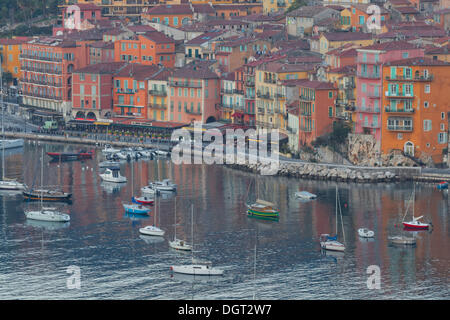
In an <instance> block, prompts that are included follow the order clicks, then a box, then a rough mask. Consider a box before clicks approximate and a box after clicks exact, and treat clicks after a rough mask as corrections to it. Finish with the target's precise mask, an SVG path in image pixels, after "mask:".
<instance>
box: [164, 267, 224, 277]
mask: <svg viewBox="0 0 450 320" xmlns="http://www.w3.org/2000/svg"><path fill="white" fill-rule="evenodd" d="M170 269H171V270H172V271H173V272H176V273H181V274H190V275H196V276H221V275H222V274H223V270H221V269H216V268H211V267H208V266H203V265H188V266H171V267H170Z"/></svg>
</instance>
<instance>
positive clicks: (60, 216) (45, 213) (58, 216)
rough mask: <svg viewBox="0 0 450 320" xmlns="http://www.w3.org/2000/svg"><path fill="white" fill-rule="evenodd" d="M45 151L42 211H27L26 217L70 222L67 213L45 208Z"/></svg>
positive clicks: (42, 161) (42, 158)
mask: <svg viewBox="0 0 450 320" xmlns="http://www.w3.org/2000/svg"><path fill="white" fill-rule="evenodd" d="M43 172H44V149H42V157H41V209H40V210H27V211H25V215H26V217H27V218H28V219H33V220H41V221H52V222H68V221H70V216H69V215H68V214H66V213H62V212H59V211H57V210H56V209H55V208H46V207H44V206H43V194H42V192H43V188H42V183H43V180H44V173H43Z"/></svg>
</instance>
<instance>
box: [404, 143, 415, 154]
mask: <svg viewBox="0 0 450 320" xmlns="http://www.w3.org/2000/svg"><path fill="white" fill-rule="evenodd" d="M403 152H404V153H405V154H407V155H410V156H411V157H414V143H412V142H411V141H407V142H406V143H405V145H404V146H403Z"/></svg>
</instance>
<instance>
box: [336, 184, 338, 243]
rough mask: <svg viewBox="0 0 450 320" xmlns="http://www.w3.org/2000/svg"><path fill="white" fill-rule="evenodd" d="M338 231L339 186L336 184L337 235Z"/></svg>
mask: <svg viewBox="0 0 450 320" xmlns="http://www.w3.org/2000/svg"><path fill="white" fill-rule="evenodd" d="M337 233H338V187H337V186H336V235H337Z"/></svg>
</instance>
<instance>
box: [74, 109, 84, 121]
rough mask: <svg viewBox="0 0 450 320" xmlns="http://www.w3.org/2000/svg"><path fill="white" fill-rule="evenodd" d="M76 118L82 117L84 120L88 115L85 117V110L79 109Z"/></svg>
mask: <svg viewBox="0 0 450 320" xmlns="http://www.w3.org/2000/svg"><path fill="white" fill-rule="evenodd" d="M75 118H76V119H80V120H81V119H83V120H84V119H85V118H86V117H85V115H84V112H83V111H78V112H77V114H76V115H75Z"/></svg>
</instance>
